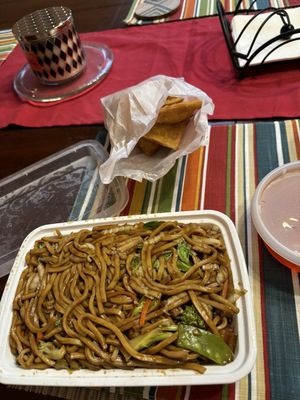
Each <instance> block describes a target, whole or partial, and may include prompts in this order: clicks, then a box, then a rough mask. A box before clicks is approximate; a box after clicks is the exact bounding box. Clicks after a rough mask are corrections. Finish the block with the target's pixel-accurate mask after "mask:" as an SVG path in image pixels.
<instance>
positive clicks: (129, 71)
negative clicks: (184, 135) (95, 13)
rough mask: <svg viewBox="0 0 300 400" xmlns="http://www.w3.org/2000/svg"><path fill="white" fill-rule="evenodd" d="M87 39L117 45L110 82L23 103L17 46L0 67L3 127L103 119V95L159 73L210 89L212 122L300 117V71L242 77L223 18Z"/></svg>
mask: <svg viewBox="0 0 300 400" xmlns="http://www.w3.org/2000/svg"><path fill="white" fill-rule="evenodd" d="M81 38H82V41H83V42H90V43H105V44H106V45H108V46H109V47H110V48H111V49H112V51H113V53H114V57H115V60H114V64H113V66H112V69H111V71H110V73H109V75H108V76H107V77H106V79H105V80H104V81H103V82H101V83H100V84H99V85H98V86H96V87H95V88H94V89H93V90H92V91H90V92H88V93H86V94H84V95H83V96H80V97H78V98H76V99H73V100H70V101H67V102H64V103H60V104H56V105H51V106H49V107H45V106H44V107H39V106H34V105H31V104H29V103H26V102H22V101H21V100H20V99H19V98H18V97H17V95H16V94H15V93H14V91H13V87H12V85H13V79H14V77H15V75H16V73H17V72H18V71H19V70H20V68H21V67H22V65H24V63H25V58H24V56H23V54H22V53H21V50H20V48H19V47H18V48H17V49H15V50H14V51H13V53H12V54H11V55H10V56H9V57H8V59H7V60H6V62H4V63H3V64H2V66H1V67H0V128H1V127H2V128H3V127H5V126H7V125H9V124H18V125H22V126H28V127H40V126H54V125H79V124H98V123H102V122H103V112H102V108H101V105H100V98H101V97H103V96H106V95H108V94H110V93H113V92H115V91H118V90H120V89H123V88H125V87H128V86H132V85H135V84H137V83H138V82H140V81H142V80H144V79H147V78H149V77H151V76H153V75H157V74H164V75H168V76H172V77H184V78H185V80H186V81H187V82H189V83H191V84H192V85H194V86H197V87H199V88H200V89H202V90H204V91H205V92H206V93H207V94H208V95H209V96H210V97H211V98H212V99H213V101H214V103H215V105H216V108H215V113H214V115H213V116H212V117H211V119H222V120H224V119H227V120H235V119H254V118H272V117H289V118H293V117H298V116H299V115H300V70H299V69H298V70H297V69H294V70H290V71H288V72H272V73H268V74H263V75H257V76H252V77H248V78H245V79H243V80H239V79H238V77H237V74H236V71H235V70H234V68H233V66H232V63H231V60H230V58H229V54H228V51H227V48H226V45H225V41H224V37H223V34H222V31H221V27H220V25H219V20H218V18H217V17H211V18H203V19H200V20H199V19H193V20H188V21H177V22H172V23H166V24H159V25H155V24H154V25H149V26H142V27H139V26H137V27H130V28H125V29H116V30H110V31H104V32H94V33H86V34H82V35H81Z"/></svg>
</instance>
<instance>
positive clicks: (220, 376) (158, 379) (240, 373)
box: [0, 211, 256, 387]
mask: <svg viewBox="0 0 300 400" xmlns="http://www.w3.org/2000/svg"><path fill="white" fill-rule="evenodd" d="M150 220H164V221H168V220H169V221H170V220H171V221H172V220H173V221H174V220H177V221H179V222H182V223H188V222H197V223H212V224H216V225H217V226H218V227H219V228H220V230H221V232H222V234H223V237H224V240H225V245H226V248H227V251H228V255H229V258H230V260H231V268H232V273H233V281H234V285H235V288H237V289H241V288H243V289H246V291H247V293H246V294H245V295H244V296H242V297H241V298H239V299H238V301H237V306H238V307H239V309H240V312H239V313H238V314H237V316H236V320H235V329H236V332H237V334H238V340H237V347H236V353H235V358H234V361H232V362H231V363H229V364H227V365H224V366H213V365H210V366H207V371H206V372H205V373H204V374H203V375H201V374H199V373H196V372H194V371H189V370H183V369H163V370H162V369H142V368H141V369H133V370H121V369H111V370H99V371H89V370H84V369H82V370H77V371H74V372H72V373H69V372H68V371H66V370H54V369H46V370H24V369H22V368H20V367H18V366H17V364H16V362H15V358H14V356H13V355H12V353H11V351H10V348H9V342H8V335H9V329H10V326H11V321H12V302H13V299H14V295H15V291H16V287H17V284H18V281H19V278H20V275H21V272H22V270H23V269H24V267H25V255H26V253H27V251H28V250H29V249H30V248H32V246H33V244H34V242H35V241H36V240H37V239H39V238H41V237H43V236H46V235H52V234H53V232H54V230H55V229H57V228H58V229H60V231H61V232H62V234H69V233H71V232H75V231H78V230H80V229H88V228H92V227H94V226H96V225H101V224H102V225H103V224H117V223H137V222H139V221H150ZM0 320H1V321H5V323H4V322H3V323H2V327H1V331H0V365H1V369H0V382H1V383H5V384H16V382H17V383H18V384H21V385H45V386H82V387H90V386H99V387H104V386H106V387H107V386H108V387H110V386H152V385H155V386H163V385H165V386H167V385H204V384H205V385H207V384H214V385H215V384H224V383H230V382H235V381H238V380H240V379H241V378H243V377H244V376H246V375H247V374H248V373H249V372H250V371H251V369H252V367H253V365H254V362H255V358H256V339H255V325H254V311H253V304H252V294H251V289H250V284H249V278H248V273H247V269H246V265H245V260H244V256H243V252H242V249H241V245H240V242H239V239H238V236H237V233H236V230H235V227H234V225H233V223H232V221H231V220H230V219H229V218H228V217H227V216H226V215H224V214H222V213H219V212H217V211H187V212H180V213H162V214H150V215H139V216H130V217H116V218H107V219H95V220H91V221H82V222H68V223H63V224H53V225H46V226H42V227H40V228H37V229H36V230H34V231H33V232H31V233H30V234H29V235H28V236H27V238H26V239H25V240H24V242H23V244H22V246H21V248H20V251H19V253H18V255H17V257H16V260H15V263H14V266H13V268H12V271H11V273H10V276H9V279H8V282H7V285H6V288H5V290H4V294H3V297H2V301H1V305H0Z"/></svg>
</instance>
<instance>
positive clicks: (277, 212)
mask: <svg viewBox="0 0 300 400" xmlns="http://www.w3.org/2000/svg"><path fill="white" fill-rule="evenodd" d="M251 212H252V220H253V223H254V225H255V228H256V230H257V232H258V234H259V235H260V237H261V238H262V240H263V241H264V243H265V244H266V247H267V248H268V250H269V251H270V253H271V254H272V255H273V256H274V257H275V258H276V259H277V260H278V261H280V262H281V263H282V264H283V265H285V266H286V267H289V268H291V269H293V270H296V271H298V272H300V161H295V162H291V163H288V164H285V165H283V166H281V167H278V168H276V169H274V170H273V171H271V172H270V173H269V174H268V175H266V176H265V177H264V178H263V179H262V181H261V182H260V183H259V185H258V186H257V189H256V191H255V194H254V197H253V200H252V207H251Z"/></svg>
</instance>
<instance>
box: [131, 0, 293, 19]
mask: <svg viewBox="0 0 300 400" xmlns="http://www.w3.org/2000/svg"><path fill="white" fill-rule="evenodd" d="M146 1H147V0H134V1H133V3H132V5H131V8H130V10H129V12H128V14H127V16H126V18H125V19H124V22H125V23H126V24H128V25H143V24H151V23H158V22H165V21H175V20H178V19H188V18H198V17H207V16H209V15H216V14H217V7H216V1H215V0H181V6H180V8H179V10H178V11H176V12H175V13H174V14H172V15H170V16H169V17H167V18H158V19H155V20H141V19H137V18H136V17H135V10H136V8H137V7H138V6H139V5H140V4H142V3H144V2H146ZM238 2H239V0H223V1H222V3H223V5H224V9H225V11H226V12H232V11H234V10H235V8H236V5H237V3H238ZM251 3H254V4H253V7H252V8H253V9H254V10H255V9H262V8H266V7H271V6H272V7H288V6H292V5H295V3H296V2H295V0H257V1H256V2H253V0H244V1H243V2H242V6H241V7H243V8H245V9H247V8H249V6H250V4H251ZM296 4H297V3H296Z"/></svg>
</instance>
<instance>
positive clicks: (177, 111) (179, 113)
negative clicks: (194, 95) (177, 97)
mask: <svg viewBox="0 0 300 400" xmlns="http://www.w3.org/2000/svg"><path fill="white" fill-rule="evenodd" d="M201 106H202V101H201V100H190V101H181V102H177V103H174V104H166V105H165V106H163V107H161V109H160V111H159V114H158V117H157V121H156V122H158V123H160V124H176V123H177V122H181V121H184V120H186V119H188V118H190V117H191V116H192V115H193V114H194V112H195V111H196V110H199V109H200V108H201Z"/></svg>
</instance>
